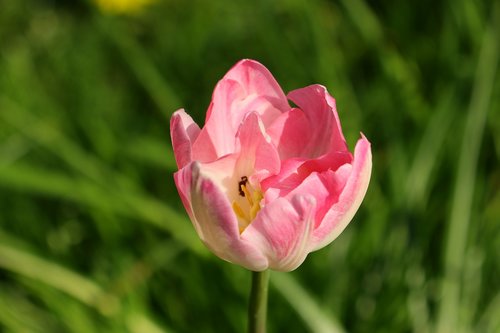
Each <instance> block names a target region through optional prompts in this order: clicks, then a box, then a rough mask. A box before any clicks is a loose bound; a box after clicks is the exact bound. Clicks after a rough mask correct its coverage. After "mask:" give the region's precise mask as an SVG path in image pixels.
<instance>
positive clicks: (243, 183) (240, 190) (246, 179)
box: [238, 176, 248, 197]
mask: <svg viewBox="0 0 500 333" xmlns="http://www.w3.org/2000/svg"><path fill="white" fill-rule="evenodd" d="M247 183H248V178H247V176H243V177H241V180H240V182H239V183H238V191H239V192H240V195H241V196H242V197H244V196H245V192H244V191H243V189H242V187H243V186H245V185H246V184H247Z"/></svg>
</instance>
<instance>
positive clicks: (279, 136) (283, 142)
mask: <svg viewBox="0 0 500 333" xmlns="http://www.w3.org/2000/svg"><path fill="white" fill-rule="evenodd" d="M314 130H315V129H312V128H310V126H309V121H308V119H307V118H306V116H305V114H304V112H302V110H300V109H297V108H294V109H291V110H290V111H289V112H285V113H282V114H281V115H280V116H279V117H278V118H276V120H275V121H274V122H273V123H272V124H271V126H269V127H268V129H267V132H268V133H269V136H270V137H271V138H272V142H273V143H274V145H275V146H276V147H277V148H278V152H279V155H280V158H281V159H282V160H287V159H290V158H293V157H301V156H307V151H306V148H307V147H308V142H309V140H304V138H309V137H310V136H311V132H312V131H314Z"/></svg>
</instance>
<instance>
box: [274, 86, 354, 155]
mask: <svg viewBox="0 0 500 333" xmlns="http://www.w3.org/2000/svg"><path fill="white" fill-rule="evenodd" d="M288 98H289V99H290V100H292V101H293V102H294V103H295V104H297V106H299V107H300V108H301V109H302V111H303V112H304V114H305V116H306V118H307V120H308V122H304V126H307V127H308V129H309V135H308V137H307V145H306V147H305V148H304V149H303V152H302V153H301V155H300V156H303V157H309V158H314V157H318V156H320V155H323V154H325V153H327V152H329V151H347V150H348V149H347V145H346V142H345V139H344V135H343V134H342V128H341V127H340V121H339V118H338V114H337V110H336V107H335V100H334V99H333V98H332V97H331V96H330V95H329V94H328V91H327V90H326V88H325V87H323V86H321V85H318V84H315V85H311V86H308V87H305V88H301V89H297V90H293V91H291V92H290V93H288ZM282 135H283V138H281V141H286V140H296V136H295V134H294V131H287V130H286V127H285V129H284V130H283V133H282Z"/></svg>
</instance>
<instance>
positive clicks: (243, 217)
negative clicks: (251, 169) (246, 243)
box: [232, 176, 263, 234]
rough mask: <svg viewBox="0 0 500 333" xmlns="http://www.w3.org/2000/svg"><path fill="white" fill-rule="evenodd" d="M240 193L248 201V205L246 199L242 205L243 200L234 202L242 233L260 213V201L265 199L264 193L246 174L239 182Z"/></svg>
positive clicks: (233, 205)
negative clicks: (251, 182)
mask: <svg viewBox="0 0 500 333" xmlns="http://www.w3.org/2000/svg"><path fill="white" fill-rule="evenodd" d="M238 193H239V195H240V196H242V197H245V199H246V202H247V203H248V206H247V204H246V203H245V201H243V203H242V205H240V204H241V201H240V202H239V203H238V202H237V201H236V200H235V201H233V202H232V208H233V211H234V213H235V214H236V216H237V217H238V225H239V231H240V234H241V233H242V232H243V231H244V230H245V229H246V227H248V225H249V224H250V223H252V221H253V220H254V219H255V217H256V216H257V214H258V213H259V211H260V201H261V200H262V199H263V195H262V192H261V191H260V190H258V189H254V188H253V186H252V185H251V184H250V183H249V182H248V178H247V177H246V176H243V177H241V181H240V182H239V183H238Z"/></svg>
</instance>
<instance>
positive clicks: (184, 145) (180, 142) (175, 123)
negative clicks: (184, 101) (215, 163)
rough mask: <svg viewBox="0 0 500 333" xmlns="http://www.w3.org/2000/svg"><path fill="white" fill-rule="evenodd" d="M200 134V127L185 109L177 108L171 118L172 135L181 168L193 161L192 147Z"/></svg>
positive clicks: (173, 145)
mask: <svg viewBox="0 0 500 333" xmlns="http://www.w3.org/2000/svg"><path fill="white" fill-rule="evenodd" d="M199 134H200V128H199V127H198V125H196V123H195V122H194V121H193V119H192V118H191V117H190V116H189V115H188V114H187V113H186V112H185V111H184V109H180V110H177V111H176V112H175V113H174V114H173V115H172V118H170V137H171V139H172V147H173V149H174V155H175V160H176V162H177V166H178V167H179V169H182V168H183V167H184V166H185V165H187V164H188V163H189V162H191V161H192V155H191V147H192V144H193V142H194V141H195V140H196V138H197V137H198V135H199Z"/></svg>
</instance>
